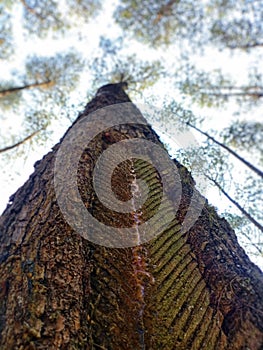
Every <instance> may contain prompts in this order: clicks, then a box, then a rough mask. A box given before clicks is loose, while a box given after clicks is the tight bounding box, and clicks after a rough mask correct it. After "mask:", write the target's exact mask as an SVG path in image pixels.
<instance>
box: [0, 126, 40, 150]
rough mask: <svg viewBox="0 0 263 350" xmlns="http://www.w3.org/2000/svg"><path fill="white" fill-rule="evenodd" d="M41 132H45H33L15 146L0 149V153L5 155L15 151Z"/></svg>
mask: <svg viewBox="0 0 263 350" xmlns="http://www.w3.org/2000/svg"><path fill="white" fill-rule="evenodd" d="M41 130H43V128H42V129H40V130H36V131H34V132H32V134H30V135H28V136H26V137H25V138H24V139H22V140H20V141H18V142H16V143H14V144H13V145H10V146H6V147H3V148H0V153H4V152H7V151H10V150H11V149H14V148H16V147H18V146H21V145H23V144H24V143H26V142H27V141H29V140H31V139H32V138H33V137H34V136H36V135H37V134H38V133H39V132H40V131H41Z"/></svg>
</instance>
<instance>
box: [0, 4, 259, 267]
mask: <svg viewBox="0 0 263 350" xmlns="http://www.w3.org/2000/svg"><path fill="white" fill-rule="evenodd" d="M262 53H263V2H262V1H261V0H259V1H257V0H254V1H250V0H238V1H233V0H207V1H205V0H204V1H200V2H198V3H197V2H194V1H191V0H184V1H178V0H176V1H175V0H170V1H159V2H158V3H157V2H155V1H151V0H148V1H132V0H123V1H121V0H120V1H113V0H105V1H103V0H102V1H91V0H86V1H81V0H79V1H76V0H70V1H61V0H60V1H53V0H51V1H45V0H44V1H38V0H35V1H27V0H21V1H19V2H15V1H12V0H3V1H1V3H0V76H1V81H0V108H1V115H0V122H1V124H0V125H1V129H0V162H1V169H2V171H1V175H0V179H1V183H2V185H1V197H0V210H1V211H2V210H4V208H5V206H6V204H7V203H8V200H9V199H8V198H9V196H10V195H12V193H14V192H15V191H16V189H17V188H18V187H19V186H21V185H22V184H23V183H24V182H25V181H26V179H27V178H28V176H29V175H30V173H32V171H33V164H34V162H35V161H37V160H38V159H40V158H41V157H42V156H43V155H44V154H45V153H47V152H48V151H49V150H50V148H51V147H52V146H53V145H54V144H55V143H57V142H58V140H59V139H60V137H61V136H62V135H63V134H64V132H65V131H66V130H67V128H68V127H69V126H70V125H71V124H72V122H73V121H74V120H75V119H76V117H77V116H78V113H79V112H80V111H81V110H83V107H84V105H85V104H86V103H87V101H88V100H89V99H91V97H92V96H94V93H95V92H96V90H97V89H98V88H99V87H100V86H101V85H103V84H107V83H109V82H118V81H127V82H128V83H129V90H128V93H129V95H130V96H131V98H132V100H133V102H134V103H136V104H143V105H144V106H149V107H154V108H153V110H155V111H156V110H158V113H149V115H147V118H148V121H149V123H151V124H152V125H153V127H154V128H155V130H156V132H157V133H158V134H159V135H160V136H161V138H162V140H163V141H164V142H165V144H166V147H167V149H168V151H169V152H170V154H171V156H172V157H175V158H177V160H179V161H180V162H181V163H182V164H184V165H185V166H187V168H188V169H189V170H190V171H191V172H192V174H193V177H194V178H195V179H196V180H197V185H198V186H199V188H200V191H201V192H202V190H203V188H202V181H200V183H199V182H198V179H199V177H201V178H202V179H205V180H203V181H205V184H206V185H207V186H208V187H207V190H206V193H204V194H205V195H206V197H207V198H208V199H209V202H210V203H211V204H212V205H214V206H215V207H216V208H217V209H218V211H219V212H220V215H221V216H224V217H225V218H226V219H227V220H228V221H229V222H230V224H231V226H232V227H233V228H234V229H235V231H236V233H237V236H238V239H239V242H240V244H241V245H242V246H243V247H244V249H245V250H246V252H247V254H248V255H249V256H250V258H251V260H252V261H254V262H255V263H256V264H257V265H258V266H260V267H261V269H263V237H262V231H263V226H262V225H263V224H262V177H263V173H262V169H263V142H262V141H263V140H262V139H263V137H262V135H263V133H262V131H263V124H262V101H263V74H262V73H263V72H262V70H263V67H262V63H261V62H262ZM178 131H179V132H184V133H185V132H190V133H191V135H194V137H195V138H196V139H197V141H198V142H197V144H187V142H186V144H185V145H184V147H182V145H179V144H178V142H177V137H176V135H177V133H178ZM11 200H12V199H11Z"/></svg>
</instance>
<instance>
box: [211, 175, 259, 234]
mask: <svg viewBox="0 0 263 350" xmlns="http://www.w3.org/2000/svg"><path fill="white" fill-rule="evenodd" d="M205 176H206V177H207V178H208V179H209V180H210V181H211V182H213V184H214V185H216V187H217V188H219V190H220V191H221V192H222V193H223V195H224V196H225V197H226V198H227V199H228V200H229V201H230V202H231V203H233V204H234V206H235V207H237V208H238V209H239V210H240V211H241V213H242V214H243V215H245V217H246V218H247V219H248V220H249V221H250V222H252V224H254V225H255V226H256V227H257V228H258V229H259V230H260V231H261V232H263V226H262V225H261V224H260V223H259V222H258V221H257V220H255V219H254V218H253V217H252V216H251V215H250V214H249V213H248V212H247V211H246V210H245V209H244V208H243V207H241V205H240V204H239V203H238V202H236V201H235V200H234V199H233V198H232V197H230V196H229V194H228V193H227V192H226V191H225V190H224V189H223V187H222V186H221V185H220V184H219V183H218V182H217V181H216V180H214V179H213V178H211V177H210V176H209V175H205Z"/></svg>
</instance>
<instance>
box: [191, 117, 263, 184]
mask: <svg viewBox="0 0 263 350" xmlns="http://www.w3.org/2000/svg"><path fill="white" fill-rule="evenodd" d="M186 124H187V125H189V126H190V127H191V128H193V129H195V130H196V131H198V132H199V133H200V134H202V135H204V136H206V137H207V138H208V139H209V140H211V141H213V142H214V143H216V144H217V145H219V146H220V147H222V148H224V149H225V150H227V151H228V152H229V153H230V154H232V155H233V156H234V157H236V158H237V159H238V160H239V161H241V162H242V163H243V164H245V165H246V166H247V167H248V168H249V169H251V170H252V171H254V172H255V173H256V174H257V175H259V176H260V177H262V178H263V172H262V171H261V170H260V169H258V168H256V167H255V166H254V165H252V164H251V163H249V162H248V161H247V160H245V159H244V158H242V157H240V156H239V155H238V154H237V153H236V152H235V151H233V150H232V149H231V148H229V147H228V146H226V145H224V144H223V143H221V142H219V141H217V140H216V139H215V138H214V137H212V136H210V135H209V134H207V133H206V132H204V131H202V130H200V129H199V128H198V127H196V126H194V125H193V124H191V123H190V122H186Z"/></svg>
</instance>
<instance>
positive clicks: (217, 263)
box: [0, 83, 263, 350]
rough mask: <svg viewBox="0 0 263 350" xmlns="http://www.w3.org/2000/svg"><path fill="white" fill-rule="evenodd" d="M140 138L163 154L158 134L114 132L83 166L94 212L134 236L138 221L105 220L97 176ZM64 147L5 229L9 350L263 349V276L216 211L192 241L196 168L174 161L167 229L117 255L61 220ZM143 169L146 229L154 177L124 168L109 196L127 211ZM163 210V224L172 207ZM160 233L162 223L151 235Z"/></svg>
mask: <svg viewBox="0 0 263 350" xmlns="http://www.w3.org/2000/svg"><path fill="white" fill-rule="evenodd" d="M123 86H124V84H123V83H122V84H110V85H107V86H105V87H102V88H101V89H99V90H98V92H97V94H96V96H95V98H94V99H93V100H92V101H91V102H89V103H88V104H87V106H86V108H85V110H84V112H83V113H82V114H80V116H79V117H78V119H77V121H76V122H75V123H74V124H73V127H74V125H75V126H76V125H77V124H79V123H81V122H82V121H83V120H84V118H86V117H87V116H88V117H89V116H91V115H92V112H94V111H97V110H99V109H101V108H103V107H106V106H109V105H113V104H120V103H124V102H130V99H129V97H128V96H127V95H126V93H125V92H124V90H123ZM132 108H134V109H136V108H135V107H134V106H133V107H132ZM137 112H138V110H137ZM106 117H107V116H105V118H106ZM141 118H142V120H143V117H141ZM79 125H80V124H79ZM69 132H70V129H69V131H68V132H67V133H69ZM83 132H85V130H83ZM67 133H66V134H67ZM134 138H138V139H145V140H148V141H151V142H154V143H155V144H156V145H158V146H160V147H162V144H161V142H160V141H159V138H158V136H157V135H156V133H155V132H154V131H153V130H152V129H151V127H150V126H149V125H143V123H142V124H136V125H135V124H127V125H116V126H114V127H111V128H109V129H108V130H105V131H103V132H101V133H100V134H99V135H97V136H96V137H95V138H94V139H93V140H92V141H91V142H90V143H89V145H88V146H87V148H86V149H85V151H84V152H83V153H82V155H81V158H80V161H79V168H78V189H79V193H80V195H81V198H82V200H83V203H84V204H85V207H86V208H87V210H89V212H92V214H93V215H94V216H95V217H97V219H98V220H100V221H103V222H105V223H106V224H108V225H110V224H112V225H115V226H116V227H120V228H121V227H123V226H125V227H126V226H127V225H129V223H133V224H135V225H136V216H135V213H132V214H130V213H128V214H125V215H124V214H118V213H116V212H114V211H113V210H110V209H106V208H105V207H104V206H103V205H102V204H101V203H100V202H99V201H98V198H97V197H96V193H95V191H94V189H93V187H92V176H93V174H94V166H95V165H96V162H97V160H98V158H99V156H100V154H102V153H103V152H104V151H105V150H106V149H107V148H108V147H109V145H112V144H114V143H118V142H120V141H122V140H129V139H134ZM62 142H63V139H62V140H61V142H60V143H59V144H57V145H56V146H55V147H54V148H53V150H52V151H51V152H50V153H48V154H47V155H46V156H45V157H44V158H43V159H42V160H41V161H39V162H37V163H36V164H35V171H34V173H33V174H32V175H31V176H30V178H29V180H28V181H27V182H26V183H25V184H24V186H22V187H21V188H20V189H19V190H18V191H17V192H16V193H15V194H14V195H13V196H12V197H11V198H10V203H9V205H8V206H7V208H6V210H5V212H4V213H3V215H2V216H1V218H0V241H1V246H0V257H1V270H0V281H1V290H0V331H1V340H0V348H1V349H3V350H10V349H19V350H23V349H50V350H53V349H54V350H55V349H72V350H73V349H107V350H109V349H113V350H115V349H116V350H117V349H125V350H129V349H133V350H134V349H136V350H137V349H138V350H139V349H149V350H150V349H153V350H155V349H156V350H157V349H167V350H170V349H176V350H178V349H179V350H180V349H182V350H185V349H192V350H194V349H200V350H201V349H207V350H211V349H231V350H232V349H233V350H234V349H251V350H256V349H258V350H259V349H262V346H263V302H262V295H263V276H262V273H261V271H260V270H259V269H258V268H257V267H256V266H255V265H254V264H253V263H252V262H251V261H250V260H249V258H248V257H247V255H246V254H245V252H244V251H243V249H242V248H241V247H240V246H239V245H238V242H237V239H236V236H235V233H234V232H233V230H232V229H231V227H230V226H229V224H228V223H227V222H226V221H225V220H224V219H222V218H220V217H219V216H218V215H217V213H216V211H215V210H214V209H213V208H212V207H210V206H209V205H208V204H207V202H206V203H205V205H204V207H203V210H202V212H201V215H200V216H199V218H198V220H197V221H196V222H195V224H194V226H193V227H191V228H189V229H188V230H187V231H185V230H184V224H185V218H186V213H187V210H188V208H189V203H190V201H191V199H193V198H194V195H197V197H196V199H195V200H196V201H197V202H198V198H201V195H199V194H198V193H197V191H196V190H195V185H194V181H193V179H192V177H191V175H190V173H189V172H188V171H187V169H186V168H184V167H183V166H181V165H180V164H179V163H178V162H177V161H176V160H174V163H175V165H176V166H177V168H178V172H179V175H180V181H181V183H182V196H181V201H180V206H179V209H178V210H177V213H176V215H174V218H173V220H172V221H171V223H170V225H169V227H167V228H166V229H165V230H163V232H162V233H161V234H159V235H157V236H156V237H154V238H153V239H152V240H150V241H149V242H146V243H144V244H141V245H138V246H134V247H128V248H108V247H104V246H100V245H96V244H94V243H92V242H90V241H88V240H86V239H84V238H82V236H81V235H79V234H78V233H76V232H75V231H74V230H73V229H72V227H71V226H70V225H69V224H68V223H67V222H66V220H65V218H64V217H63V215H62V213H61V210H60V208H59V206H58V201H57V197H56V193H55V189H54V180H53V179H54V166H55V158H56V155H57V154H58V152H59V148H60V145H61V143H62ZM69 151H70V150H69ZM134 169H136V174H138V175H139V177H141V178H143V179H144V180H145V181H146V182H147V183H148V185H149V195H148V197H147V200H146V201H145V204H144V206H143V210H142V213H141V214H140V215H141V217H143V218H144V221H147V218H148V217H149V216H152V215H154V214H155V210H156V207H158V206H159V204H160V194H161V189H162V186H161V185H160V177H159V176H158V174H157V173H156V171H154V169H153V167H152V166H151V165H150V164H145V163H143V165H142V164H141V163H140V161H138V160H133V159H132V160H128V161H127V162H124V163H122V164H120V166H118V169H117V170H118V171H117V172H116V174H115V173H114V175H113V177H112V186H113V188H114V189H115V193H116V196H117V197H118V198H119V199H121V200H123V201H127V200H129V199H130V198H131V187H130V186H131V183H132V181H133V180H132V179H133V175H132V174H134ZM66 172H67V168H66V167H65V174H66ZM68 192H69V196H70V197H72V204H74V200H75V198H74V195H73V194H71V188H69V189H68ZM171 195H172V194H171ZM164 203H165V206H164V208H163V209H162V210H163V212H162V216H163V217H164V218H165V217H166V216H167V215H168V214H169V213H170V212H171V200H170V198H168V197H167V198H166V197H165V198H164ZM158 225H159V226H160V225H162V221H159V222H156V225H153V226H152V227H151V230H152V231H153V232H154V231H155V230H156V227H157V226H158ZM98 234H100V232H98Z"/></svg>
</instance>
